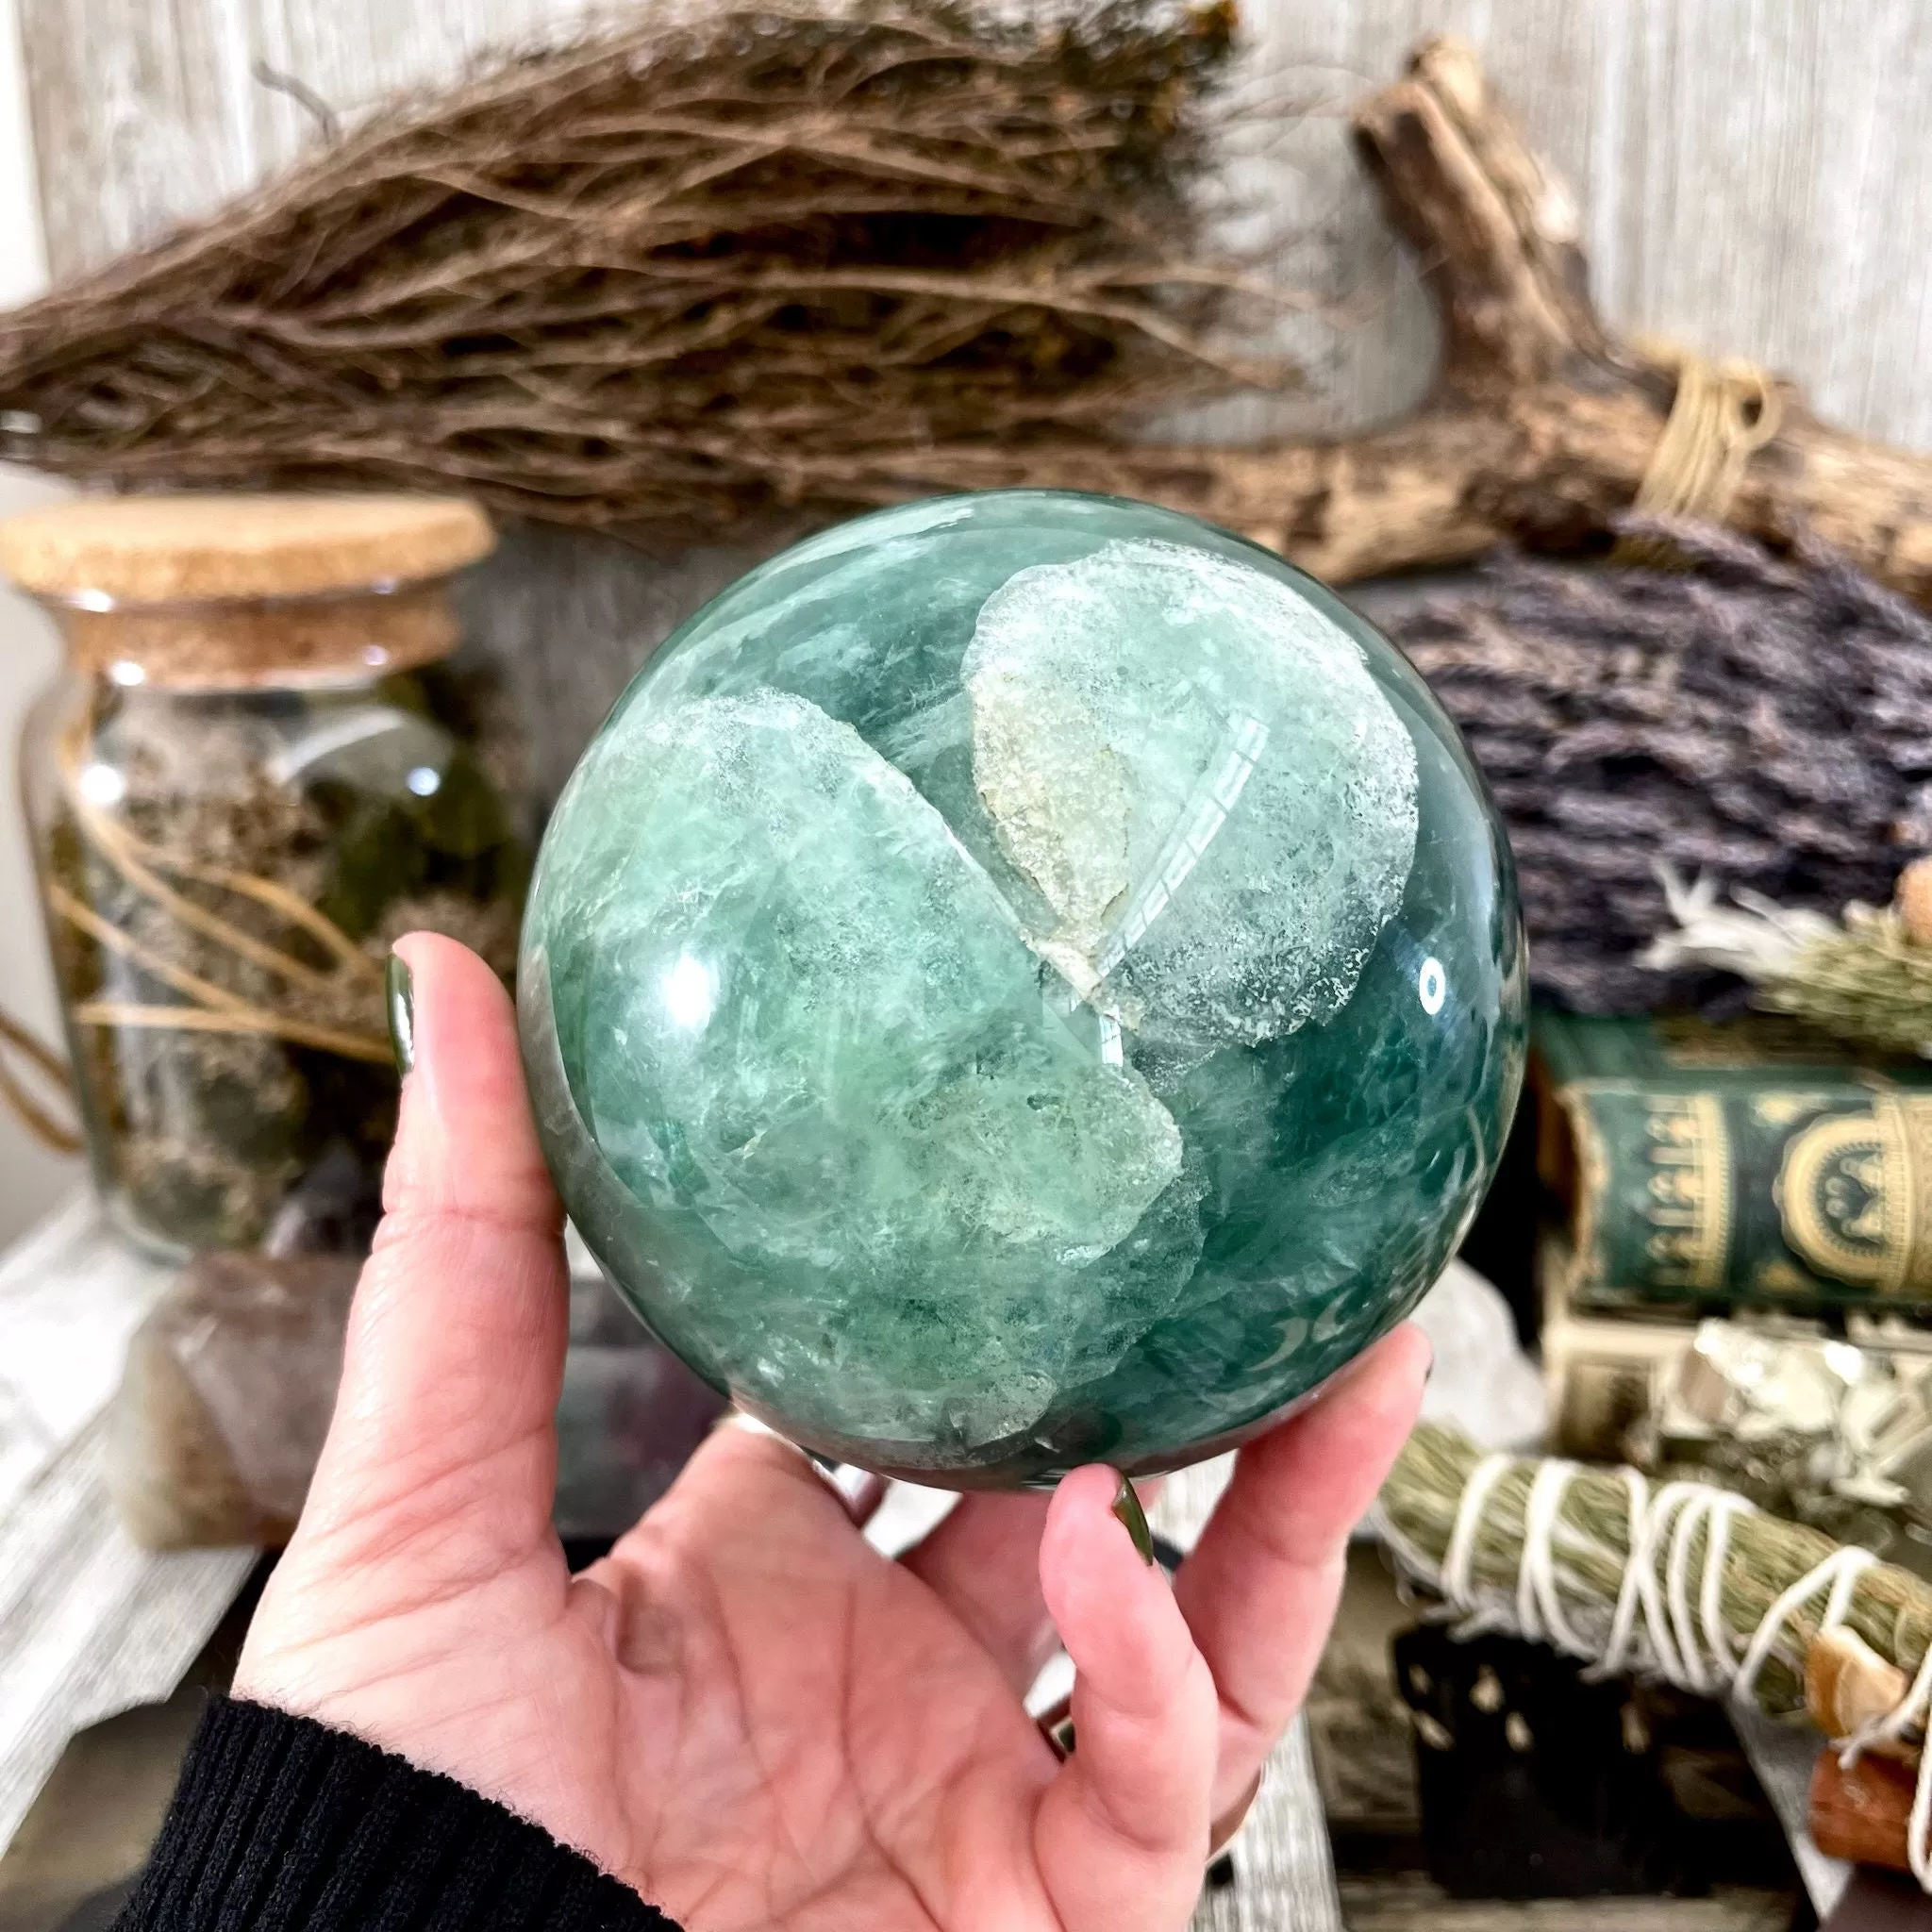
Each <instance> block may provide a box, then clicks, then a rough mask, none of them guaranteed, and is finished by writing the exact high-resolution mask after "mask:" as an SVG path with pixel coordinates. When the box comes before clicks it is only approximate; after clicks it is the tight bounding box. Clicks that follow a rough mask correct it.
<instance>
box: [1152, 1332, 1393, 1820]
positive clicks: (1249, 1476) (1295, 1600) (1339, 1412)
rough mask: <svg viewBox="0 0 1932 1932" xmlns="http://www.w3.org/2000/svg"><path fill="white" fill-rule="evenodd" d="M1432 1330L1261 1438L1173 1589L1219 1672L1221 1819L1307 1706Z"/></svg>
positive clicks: (1360, 1367) (1378, 1358) (1380, 1351)
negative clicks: (1352, 1544) (1353, 1535)
mask: <svg viewBox="0 0 1932 1932" xmlns="http://www.w3.org/2000/svg"><path fill="white" fill-rule="evenodd" d="M1430 1359H1431V1351H1430V1348H1429V1343H1428V1340H1427V1338H1426V1337H1425V1336H1424V1334H1423V1333H1422V1331H1421V1330H1420V1329H1418V1328H1416V1327H1414V1326H1413V1325H1412V1324H1404V1325H1403V1326H1402V1327H1400V1328H1398V1329H1396V1330H1395V1332H1394V1333H1393V1334H1392V1335H1388V1336H1385V1337H1384V1338H1383V1339H1382V1340H1381V1341H1379V1342H1377V1343H1376V1344H1375V1346H1374V1348H1372V1349H1371V1350H1370V1351H1369V1352H1368V1353H1367V1354H1366V1355H1365V1356H1363V1357H1360V1359H1359V1360H1357V1361H1356V1362H1354V1363H1352V1364H1351V1365H1350V1366H1349V1367H1348V1368H1346V1369H1344V1370H1343V1371H1342V1372H1341V1375H1340V1376H1339V1377H1338V1378H1337V1379H1336V1380H1335V1381H1334V1382H1333V1383H1331V1384H1330V1385H1329V1387H1328V1388H1326V1389H1325V1390H1324V1391H1322V1392H1321V1393H1320V1394H1319V1395H1318V1396H1317V1397H1316V1399H1315V1401H1314V1402H1312V1403H1311V1404H1310V1405H1309V1406H1308V1407H1307V1408H1305V1409H1303V1410H1302V1411H1301V1413H1300V1414H1299V1415H1296V1416H1293V1417H1291V1418H1290V1420H1289V1421H1287V1422H1285V1423H1284V1424H1281V1426H1280V1427H1279V1428H1276V1429H1273V1430H1271V1431H1270V1432H1269V1433H1268V1434H1267V1435H1265V1436H1263V1437H1261V1438H1260V1439H1259V1440H1258V1441H1254V1442H1251V1443H1249V1444H1248V1446H1247V1447H1246V1448H1245V1449H1243V1450H1242V1451H1241V1454H1240V1456H1239V1457H1237V1458H1236V1460H1235V1474H1234V1480H1233V1481H1232V1482H1231V1483H1229V1485H1228V1487H1227V1491H1226V1492H1225V1493H1224V1495H1223V1497H1222V1499H1221V1501H1220V1503H1219V1504H1218V1505H1217V1506H1216V1507H1215V1511H1214V1514H1213V1516H1212V1517H1210V1518H1209V1520H1208V1527H1207V1528H1206V1529H1205V1530H1203V1531H1202V1533H1201V1538H1200V1541H1198V1542H1197V1543H1196V1544H1195V1545H1194V1549H1193V1553H1192V1554H1191V1556H1190V1557H1188V1559H1187V1561H1186V1562H1184V1563H1183V1564H1182V1565H1181V1568H1180V1573H1179V1574H1178V1575H1177V1576H1176V1577H1175V1578H1174V1596H1175V1598H1176V1600H1177V1601H1178V1602H1179V1604H1180V1607H1181V1613H1182V1614H1183V1615H1184V1616H1185V1617H1186V1618H1187V1620H1188V1627H1189V1628H1190V1629H1191V1630H1192V1632H1193V1633H1194V1642H1195V1645H1196V1646H1197V1647H1198V1649H1199V1650H1200V1652H1201V1655H1202V1656H1203V1657H1206V1658H1207V1660H1208V1669H1209V1670H1210V1671H1211V1672H1212V1673H1213V1674H1214V1686H1215V1691H1216V1693H1217V1695H1218V1697H1219V1700H1220V1707H1221V1729H1220V1755H1219V1757H1218V1759H1217V1761H1216V1768H1215V1774H1214V1815H1215V1816H1216V1817H1217V1818H1218V1817H1220V1816H1221V1815H1222V1814H1223V1813H1224V1812H1225V1811H1226V1810H1227V1809H1228V1808H1229V1807H1232V1806H1233V1805H1235V1804H1236V1803H1237V1802H1238V1801H1239V1800H1240V1799H1241V1796H1242V1794H1243V1793H1244V1792H1245V1791H1246V1790H1247V1789H1248V1787H1249V1785H1250V1784H1251V1783H1252V1782H1253V1780H1254V1776H1255V1774H1256V1773H1257V1771H1258V1770H1260V1768H1261V1766H1262V1764H1263V1763H1264V1762H1265V1761H1266V1759H1267V1757H1268V1754H1269V1752H1271V1751H1272V1750H1273V1749H1274V1744H1275V1741H1276V1740H1277V1739H1278V1738H1279V1737H1280V1736H1281V1734H1282V1732H1283V1731H1284V1730H1285V1729H1286V1728H1287V1726H1288V1723H1289V1720H1290V1719H1291V1718H1292V1717H1293V1716H1294V1714H1295V1712H1296V1711H1297V1710H1298V1709H1300V1707H1301V1703H1302V1699H1303V1698H1304V1697H1305V1696H1306V1695H1307V1689H1308V1680H1309V1679H1310V1678H1311V1677H1312V1676H1313V1675H1314V1672H1315V1665H1316V1663H1317V1662H1318V1661H1319V1659H1320V1657H1321V1655H1322V1646H1323V1643H1324V1641H1325V1640H1326V1638H1327V1634H1328V1626H1329V1624H1331V1623H1332V1622H1333V1621H1334V1617H1335V1607H1336V1604H1337V1603H1338V1601H1339V1600H1340V1598H1341V1580H1342V1574H1343V1566H1344V1563H1345V1560H1346V1556H1347V1549H1348V1537H1349V1532H1350V1531H1351V1530H1352V1529H1353V1528H1354V1527H1355V1525H1356V1524H1357V1523H1358V1522H1359V1521H1360V1520H1361V1518H1362V1516H1363V1515H1364V1514H1365V1513H1366V1512H1367V1510H1368V1507H1369V1505H1370V1504H1371V1503H1373V1502H1374V1499H1375V1491H1377V1490H1379V1489H1380V1488H1381V1486H1382V1481H1383V1478H1384V1477H1385V1476H1386V1475H1387V1474H1389V1470H1390V1466H1391V1464H1392V1463H1393V1462H1394V1460H1395V1457H1396V1456H1397V1455H1398V1454H1399V1453H1400V1451H1401V1448H1402V1445H1403V1443H1404V1442H1405V1441H1407V1439H1408V1432H1409V1430H1410V1429H1412V1428H1413V1427H1414V1426H1415V1419H1416V1413H1417V1411H1418V1409H1420V1407H1421V1406H1422V1397H1423V1384H1424V1381H1425V1380H1426V1379H1427V1377H1428V1372H1429V1362H1430Z"/></svg>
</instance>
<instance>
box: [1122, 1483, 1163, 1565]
mask: <svg viewBox="0 0 1932 1932" xmlns="http://www.w3.org/2000/svg"><path fill="white" fill-rule="evenodd" d="M1113 1513H1114V1515H1115V1516H1116V1517H1118V1518H1119V1519H1120V1524H1121V1527H1122V1528H1123V1529H1124V1530H1125V1531H1126V1533H1127V1534H1128V1535H1129V1536H1130V1537H1132V1538H1133V1539H1134V1547H1135V1548H1136V1549H1137V1550H1139V1551H1140V1553H1141V1562H1143V1563H1147V1564H1152V1562H1153V1561H1154V1532H1153V1531H1152V1530H1151V1529H1149V1528H1148V1527H1147V1512H1146V1510H1144V1509H1143V1508H1141V1499H1140V1497H1139V1496H1137V1495H1135V1493H1134V1486H1133V1484H1132V1483H1130V1482H1129V1481H1128V1480H1127V1479H1126V1477H1125V1476H1122V1478H1121V1490H1120V1494H1119V1495H1117V1496H1116V1497H1115V1498H1114V1499H1113Z"/></svg>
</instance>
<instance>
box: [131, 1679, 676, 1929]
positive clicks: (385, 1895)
mask: <svg viewBox="0 0 1932 1932" xmlns="http://www.w3.org/2000/svg"><path fill="white" fill-rule="evenodd" d="M484 1927H489V1928H490V1932H677V1928H676V1927H675V1925H674V1924H672V1922H671V1921H670V1920H669V1919H667V1918H665V1917H664V1916H663V1915H662V1914H661V1913H659V1912H658V1911H657V1910H655V1909H654V1908H653V1907H650V1906H647V1905H646V1904H645V1903H644V1902H643V1900H642V1899H641V1898H640V1897H639V1896H638V1895H637V1893H636V1892H634V1891H632V1890H630V1888H629V1887H628V1886H626V1885H622V1884H620V1883H619V1882H618V1881H617V1880H616V1879H614V1878H611V1877H609V1876H608V1875H607V1874H604V1873H602V1872H600V1871H598V1869H597V1868H596V1866H594V1865H593V1864H591V1861H590V1860H589V1859H588V1858H586V1857H583V1855H582V1854H581V1853H578V1852H574V1851H572V1850H570V1849H569V1848H568V1847H567V1846H565V1845H560V1844H558V1841H557V1840H555V1839H554V1838H552V1837H551V1836H550V1834H549V1833H548V1832H546V1831H543V1830H541V1828H540V1827H539V1826H537V1825H534V1824H529V1823H528V1822H527V1821H526V1820H525V1819H522V1818H518V1817H516V1816H515V1815H514V1814H513V1813H511V1812H509V1811H506V1810H505V1809H504V1808H503V1807H501V1806H500V1805H493V1804H491V1802H490V1800H489V1799H487V1798H482V1797H478V1796H477V1794H476V1793H475V1791H472V1790H468V1789H467V1788H466V1787H464V1786H462V1785H459V1784H458V1783H457V1782H456V1780H455V1779H454V1778H448V1777H443V1776H441V1775H440V1774H437V1773H435V1772H428V1771H419V1770H417V1769H416V1767H415V1766H414V1765H412V1764H409V1763H407V1762H406V1761H405V1760H404V1759H402V1758H400V1757H392V1756H391V1754H390V1753H389V1752H387V1751H382V1750H378V1749H377V1748H376V1746H375V1745H374V1744H366V1743H364V1742H363V1741H362V1740H360V1739H359V1738H352V1737H350V1736H348V1735H347V1734H346V1733H344V1732H341V1731H332V1730H330V1729H328V1728H327V1726H325V1725H324V1724H316V1723H315V1722H313V1720H311V1719H309V1718H303V1717H291V1716H289V1715H288V1713H286V1712H285V1711H279V1710H270V1709H268V1708H267V1707H265V1706H263V1705H259V1704H239V1703H234V1702H230V1701H228V1700H222V1701H220V1702H218V1703H216V1704H213V1705H211V1706H210V1707H209V1708H208V1714H207V1715H206V1716H205V1717H204V1718H203V1719H202V1721H201V1727H200V1729H199V1730H197V1731H196V1733H195V1736H194V1742H193V1743H192V1745H191V1746H190V1747H189V1752H188V1757H187V1760H186V1762H185V1763H184V1764H183V1766H182V1770H181V1782H180V1784H179V1786H178V1787H177V1788H176V1790H175V1802H174V1804H173V1805H172V1806H171V1807H169V1811H168V1817H167V1822H166V1823H165V1824H163V1825H162V1826H161V1835H160V1837H159V1839H158V1840H157V1841H156V1844H155V1849H154V1855H153V1857H151V1858H150V1859H149V1860H148V1865H147V1869H146V1870H145V1871H144V1872H143V1873H142V1876H141V1881H140V1883H139V1884H138V1885H137V1886H136V1888H135V1890H134V1895H133V1897H132V1898H131V1899H129V1901H128V1903H127V1906H126V1908H125V1910H124V1911H123V1913H122V1915H121V1918H120V1920H119V1922H118V1924H117V1925H116V1928H115V1932H242V1928H247V1932H296V1928H303V1932H376V1928H380V1932H419V1928H421V1932H481V1928H484Z"/></svg>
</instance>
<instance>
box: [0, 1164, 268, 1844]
mask: <svg viewBox="0 0 1932 1932" xmlns="http://www.w3.org/2000/svg"><path fill="white" fill-rule="evenodd" d="M169 1273H170V1271H169V1270H168V1269H167V1268H165V1267H161V1266H158V1265H157V1264H155V1263H154V1262H151V1261H144V1260H142V1259H141V1258H140V1257H136V1256H134V1255H132V1254H131V1253H129V1252H128V1251H127V1250H126V1249H125V1247H123V1246H122V1245H121V1244H120V1243H119V1242H118V1241H115V1240H113V1239H112V1238H111V1237H110V1236H109V1235H108V1233H107V1231H106V1230H105V1229H104V1227H103V1226H102V1224H101V1222H100V1218H99V1215H98V1212H97V1210H96V1209H95V1208H94V1206H93V1204H92V1200H91V1199H86V1198H77V1199H75V1201H74V1202H73V1203H71V1204H70V1205H69V1206H68V1207H67V1208H63V1209H61V1210H60V1211H59V1212H58V1213H57V1214H55V1215H53V1216H52V1217H51V1218H50V1219H49V1220H48V1221H47V1222H46V1223H45V1224H43V1225H42V1227H41V1228H39V1229H38V1230H37V1231H36V1232H35V1233H34V1234H32V1235H30V1236H29V1237H28V1238H27V1239H26V1240H25V1241H21V1242H19V1243H18V1244H17V1245H16V1246H15V1247H13V1248H12V1249H10V1250H9V1251H8V1253H7V1254H6V1256H5V1257H0V1851H4V1850H5V1849H6V1846H7V1843H8V1840H9V1839H10V1838H11V1837H12V1836H13V1833H14V1831H15V1830H16V1828H17V1827H18V1826H19V1824H20V1822H21V1820H22V1819H23V1818H24V1817H25V1815H26V1812H27V1809H28V1807H30V1806H31V1805H32V1803H33V1800H34V1795H35V1793H36V1792H37V1791H38V1790H40V1788H41V1786H42V1784H43V1783H44V1782H45V1780H46V1777H47V1774H48V1773H49V1772H51V1771H52V1770H53V1768H54V1766H55V1764H56V1762H57V1761H58V1758H59V1756H60V1753H61V1751H62V1750H63V1749H64V1748H65V1747H66V1743H67V1740H68V1739H69V1738H71V1737H72V1736H73V1735H74V1734H75V1732H76V1731H77V1730H80V1729H81V1728H82V1727H83V1726H84V1725H87V1724H95V1723H97V1722H99V1720H100V1719H102V1718H104V1717H108V1716H110V1715H111V1714H112V1713H113V1712H115V1711H118V1710H125V1709H127V1708H129V1707H131V1706H134V1705H137V1704H147V1703H152V1702H154V1701H156V1700H158V1699H159V1698H163V1697H165V1696H167V1694H168V1693H169V1692H170V1691H172V1690H173V1689H174V1688H175V1685H176V1684H177V1683H178V1682H179V1681H180V1679H181V1674H182V1673H183V1672H184V1671H186V1670H187V1668H188V1666H189V1665H190V1664H191V1663H192V1661H193V1660H194V1657H195V1655H196V1653H197V1652H199V1650H200V1649H201V1647H202V1645H203V1644H204V1643H205V1642H207V1641H208V1633H209V1632H210V1631H211V1630H213V1628H214V1627H215V1625H216V1624H218V1623H219V1622H220V1621H221V1618H222V1614H223V1612H224V1611H225V1610H226V1608H227V1607H228V1605H229V1604H230V1603H231V1602H232V1601H233V1600H234V1597H235V1593H236V1591H239V1590H240V1589H241V1587H242V1582H243V1580H244V1579H245V1578H246V1577H247V1574H248V1572H249V1570H250V1569H251V1568H252V1567H253V1566H254V1562H255V1552H254V1551H253V1550H192V1551H184V1552H177V1553H175V1554H172V1555H167V1556H161V1555H157V1554H156V1553H155V1552H153V1551H151V1550H142V1549H138V1548H136V1546H135V1545H134V1544H133V1543H132V1542H131V1541H129V1540H128V1537H127V1534H126V1532H125V1530H124V1529H123V1528H122V1527H121V1524H120V1523H119V1521H118V1520H117V1519H116V1517H115V1515H114V1510H113V1506H112V1505H111V1503H110V1502H109V1501H108V1489H107V1480H106V1471H107V1465H108V1453H109V1451H108V1417H107V1414H106V1412H105V1408H104V1405H105V1404H106V1402H107V1401H108V1397H109V1396H110V1395H111V1394H112V1392H113V1390H114V1387H115V1385H116V1384H117V1383H118V1381H119V1380H120V1362H121V1354H122V1349H123V1346H124V1344H125V1341H126V1338H127V1336H128V1335H129V1333H130V1332H131V1331H132V1330H133V1327H134V1325H135V1324H136V1323H137V1322H138V1321H139V1320H140V1319H141V1316H142V1313H143V1312H144V1311H145V1310H146V1308H147V1307H148V1305H149V1304H150V1303H151V1302H152V1301H153V1299H154V1296H155V1295H156V1293H158V1291H159V1289H160V1287H161V1285H162V1284H163V1283H164V1282H165V1281H166V1280H167V1278H168V1275H169Z"/></svg>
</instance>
